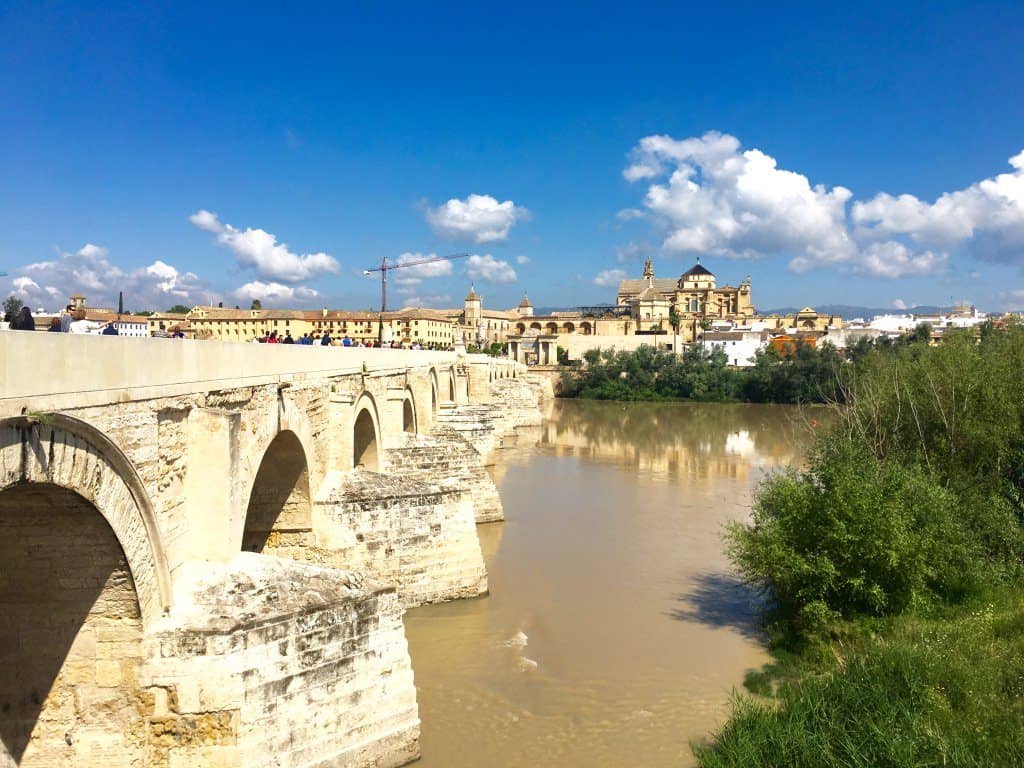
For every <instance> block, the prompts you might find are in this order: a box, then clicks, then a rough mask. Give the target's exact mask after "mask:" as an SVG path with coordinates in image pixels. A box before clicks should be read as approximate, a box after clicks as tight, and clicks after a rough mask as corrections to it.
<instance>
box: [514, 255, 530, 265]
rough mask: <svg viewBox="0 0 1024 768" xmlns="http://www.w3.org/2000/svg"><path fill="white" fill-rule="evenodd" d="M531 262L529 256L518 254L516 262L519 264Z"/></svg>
mask: <svg viewBox="0 0 1024 768" xmlns="http://www.w3.org/2000/svg"><path fill="white" fill-rule="evenodd" d="M529 263H530V257H529V256H516V264H519V265H520V266H522V265H523V264H529Z"/></svg>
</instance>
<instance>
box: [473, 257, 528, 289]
mask: <svg viewBox="0 0 1024 768" xmlns="http://www.w3.org/2000/svg"><path fill="white" fill-rule="evenodd" d="M466 274H467V275H469V277H470V278H471V279H473V280H487V281H490V282H492V283H514V282H515V281H516V280H518V279H519V278H518V277H517V276H516V271H515V270H514V269H513V268H512V265H511V264H509V263H508V262H507V261H502V260H501V259H496V258H494V257H493V256H491V254H489V253H487V254H484V255H483V256H479V255H477V254H473V255H472V256H470V257H469V258H468V259H466Z"/></svg>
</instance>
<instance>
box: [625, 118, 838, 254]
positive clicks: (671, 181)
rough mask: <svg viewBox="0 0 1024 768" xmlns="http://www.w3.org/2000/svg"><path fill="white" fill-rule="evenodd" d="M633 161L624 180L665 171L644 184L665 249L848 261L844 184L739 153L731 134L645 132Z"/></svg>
mask: <svg viewBox="0 0 1024 768" xmlns="http://www.w3.org/2000/svg"><path fill="white" fill-rule="evenodd" d="M631 161H632V162H631V164H630V165H629V167H628V168H626V170H625V171H624V175H625V177H626V178H627V179H628V180H630V181H637V180H640V179H655V178H660V177H662V176H665V175H667V179H665V180H664V181H661V182H654V183H651V184H650V186H649V187H648V189H647V195H646V198H645V201H644V206H645V208H646V210H647V212H648V213H649V214H650V215H651V216H652V217H653V218H654V220H655V221H656V222H657V223H658V224H659V225H660V226H661V227H662V228H663V229H664V239H663V242H662V246H663V247H664V248H665V249H666V250H669V251H675V252H679V253H686V252H693V253H708V254H715V255H719V256H726V257H730V258H753V257H757V256H762V255H773V254H787V255H802V256H803V257H804V258H806V259H810V260H815V261H818V260H821V259H830V260H846V259H848V258H849V257H850V256H851V255H852V252H853V251H854V248H853V244H852V243H851V242H850V238H849V236H848V235H847V232H846V227H845V225H844V219H845V215H846V214H845V205H846V202H847V201H848V200H849V199H850V195H851V193H850V191H849V190H848V189H846V188H844V187H834V188H833V189H831V190H830V189H826V188H825V187H823V186H821V185H817V186H812V185H811V183H810V182H809V181H808V179H807V177H806V176H803V175H801V174H799V173H794V172H792V171H787V170H783V169H780V168H779V167H778V165H777V163H776V161H775V159H774V158H772V157H770V156H768V155H766V154H764V153H763V152H761V151H759V150H756V149H752V150H747V151H745V152H741V151H740V143H739V140H738V139H736V138H735V137H733V136H729V135H728V134H720V133H716V132H711V133H706V134H704V135H703V136H701V137H699V138H690V139H684V140H682V141H677V140H675V139H673V138H671V137H669V136H648V137H646V138H645V139H642V140H641V141H640V143H639V144H638V145H637V147H636V148H635V149H634V150H633V152H632V155H631Z"/></svg>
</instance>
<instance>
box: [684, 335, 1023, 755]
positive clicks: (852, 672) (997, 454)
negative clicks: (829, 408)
mask: <svg viewBox="0 0 1024 768" xmlns="http://www.w3.org/2000/svg"><path fill="white" fill-rule="evenodd" d="M839 385H840V387H841V389H842V392H843V399H844V400H845V402H846V403H847V404H846V405H845V406H844V407H842V408H841V409H840V410H839V420H838V426H837V427H836V428H835V429H834V430H832V431H831V432H830V433H829V434H827V435H823V436H821V437H820V438H819V440H818V441H817V443H816V445H815V447H814V448H813V449H812V451H811V452H810V454H809V456H808V461H807V467H806V469H804V470H803V471H800V472H797V471H790V472H788V473H784V474H780V475H776V476H774V477H772V478H769V479H768V480H767V481H766V483H765V484H764V485H763V486H762V488H761V490H760V492H759V494H758V498H757V501H756V504H755V509H754V520H753V523H752V524H751V525H746V526H734V527H733V528H732V529H730V531H729V533H728V537H727V538H728V548H729V552H730V555H731V557H732V559H733V561H734V562H735V563H736V565H737V566H738V567H739V569H740V571H741V572H742V573H743V575H744V576H745V578H746V579H747V580H748V581H749V582H750V583H752V584H753V585H754V586H756V587H757V588H760V589H762V590H763V591H764V592H765V593H766V594H767V596H768V597H769V601H770V605H771V608H770V609H769V611H768V613H767V614H766V617H765V618H766V623H767V625H768V628H769V630H770V635H771V637H772V638H773V642H774V644H775V646H774V650H775V651H776V652H777V653H778V654H779V657H780V658H782V659H786V661H785V663H780V664H779V665H777V668H776V670H775V672H776V673H777V674H776V677H779V678H781V679H783V680H784V681H783V682H781V683H780V684H779V685H778V701H777V702H776V705H774V706H769V705H767V704H764V703H759V702H754V701H751V700H747V699H741V700H739V701H738V703H737V705H736V709H735V711H734V714H733V717H732V719H731V720H730V721H729V723H727V724H726V726H725V727H724V728H723V730H722V731H721V733H720V734H719V736H718V739H717V741H716V743H715V744H714V745H713V746H711V747H704V748H700V749H699V750H698V756H699V758H700V762H701V765H702V766H705V768H711V767H715V768H718V767H719V766H740V765H743V766H749V765H759V766H774V765H778V766H783V765H785V766H812V765H813V766H833V765H835V766H839V765H842V766H860V765H863V766H876V765H892V766H903V765H946V764H949V765H964V766H989V765H1022V764H1024V737H1022V733H1024V619H1022V618H1021V611H1022V609H1024V604H1022V602H1021V599H1020V598H1019V597H1018V596H1017V595H1019V594H1020V592H1021V591H1022V589H1024V579H1022V563H1024V529H1022V525H1021V520H1022V489H1024V483H1022V481H1024V330H1022V329H1020V328H1011V329H1009V330H1007V331H1005V332H999V333H989V334H983V335H982V337H981V340H980V341H976V340H975V339H974V338H973V337H971V336H968V335H967V334H953V335H952V336H950V337H949V338H948V339H947V340H946V341H944V343H943V344H942V345H940V346H939V347H937V348H931V347H927V346H925V345H923V344H905V345H893V346H887V347H885V348H875V349H872V350H868V351H867V352H866V353H865V354H864V355H863V356H862V357H861V358H860V359H859V360H858V362H857V363H856V364H854V365H851V366H847V367H846V368H845V369H844V371H843V374H842V379H841V381H840V384H839ZM991 596H996V598H995V599H996V600H997V603H998V604H999V605H1000V606H1001V607H1000V608H999V609H998V610H996V611H995V613H993V611H992V610H991V609H988V608H985V609H983V610H980V611H979V609H978V606H979V605H984V601H985V600H986V599H988V598H990V597H991ZM768 677H769V678H770V677H771V675H768ZM755 679H757V680H759V682H760V684H761V686H762V687H763V685H764V683H765V676H764V675H761V676H755Z"/></svg>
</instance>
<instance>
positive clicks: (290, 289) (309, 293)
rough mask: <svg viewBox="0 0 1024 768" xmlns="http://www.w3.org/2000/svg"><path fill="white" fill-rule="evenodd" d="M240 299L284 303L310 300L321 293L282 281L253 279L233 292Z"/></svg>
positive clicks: (269, 303)
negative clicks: (283, 283) (267, 281)
mask: <svg viewBox="0 0 1024 768" xmlns="http://www.w3.org/2000/svg"><path fill="white" fill-rule="evenodd" d="M232 295H233V296H234V297H235V298H236V299H238V300H240V301H248V302H252V301H253V300H254V299H258V300H259V301H260V303H262V304H266V305H268V306H269V305H275V304H276V305H284V304H288V303H289V302H294V301H309V300H310V299H315V298H316V297H317V296H319V295H320V294H319V293H318V292H317V291H315V290H313V289H312V288H306V287H305V286H302V285H299V286H292V285H282V284H281V283H265V282H262V281H260V280H253V281H252V282H250V283H246V284H245V285H243V286H241V287H240V288H238V289H237V290H235V292H234V293H233V294H232Z"/></svg>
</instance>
